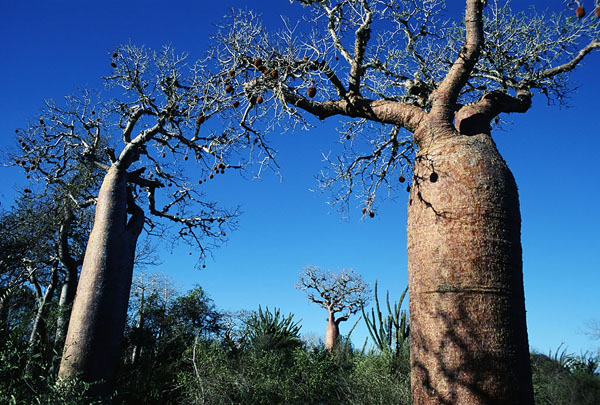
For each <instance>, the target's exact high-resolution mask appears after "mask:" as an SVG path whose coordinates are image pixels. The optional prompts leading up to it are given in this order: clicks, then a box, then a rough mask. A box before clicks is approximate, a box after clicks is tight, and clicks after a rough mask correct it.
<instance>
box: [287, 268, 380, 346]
mask: <svg viewBox="0 0 600 405" xmlns="http://www.w3.org/2000/svg"><path fill="white" fill-rule="evenodd" d="M296 288H299V289H300V290H303V291H306V294H307V297H308V299H309V301H311V302H314V303H315V304H319V305H320V306H321V307H323V308H325V309H326V310H327V313H328V316H327V319H326V320H327V331H326V333H325V348H326V349H327V350H333V348H334V347H335V344H336V342H337V339H338V337H339V335H340V323H341V322H344V321H347V320H348V318H350V315H353V314H355V313H357V312H358V311H360V309H361V307H362V306H364V305H365V304H366V303H367V302H368V301H369V299H370V298H371V289H370V287H369V285H368V284H367V283H365V282H364V281H363V279H362V276H361V275H360V274H357V273H355V272H354V271H352V270H350V269H344V270H342V271H340V272H339V273H334V272H332V271H331V270H328V271H323V270H321V269H320V268H319V267H316V266H306V267H305V268H304V272H303V273H302V274H301V275H300V279H299V280H298V283H297V284H296ZM336 314H339V315H336Z"/></svg>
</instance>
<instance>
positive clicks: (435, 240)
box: [212, 0, 600, 404]
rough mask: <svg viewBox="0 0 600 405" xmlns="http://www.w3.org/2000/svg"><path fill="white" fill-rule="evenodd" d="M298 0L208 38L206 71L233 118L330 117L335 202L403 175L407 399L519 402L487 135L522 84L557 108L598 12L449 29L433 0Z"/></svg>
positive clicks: (235, 19) (512, 301)
mask: <svg viewBox="0 0 600 405" xmlns="http://www.w3.org/2000/svg"><path fill="white" fill-rule="evenodd" d="M298 3H302V4H303V5H305V6H308V7H307V10H308V11H309V15H308V17H307V19H306V24H304V23H297V24H296V23H293V22H285V26H284V28H283V29H282V30H281V31H280V32H277V33H276V34H274V35H272V34H270V33H268V32H267V31H266V30H265V28H264V27H263V25H262V23H261V22H260V20H259V18H258V17H257V16H256V15H254V14H252V13H249V12H246V11H244V12H240V13H234V14H233V15H232V16H231V18H229V19H228V20H227V22H226V23H224V24H223V27H222V28H221V29H220V31H219V32H218V34H217V35H216V40H217V41H218V43H217V44H216V45H215V48H214V49H213V50H212V57H213V65H214V66H216V69H217V71H219V72H227V71H229V72H232V86H233V88H235V89H236V90H237V91H236V92H235V93H234V94H235V96H236V97H238V99H239V100H240V101H239V103H240V105H241V106H243V107H245V108H243V109H242V110H241V111H239V112H238V113H237V116H236V118H237V119H238V121H239V122H240V123H241V126H242V127H246V128H248V127H249V124H248V119H250V118H252V117H255V114H262V116H263V117H267V116H269V117H275V120H276V122H290V123H291V124H290V125H300V126H305V127H309V126H310V121H309V120H308V119H307V118H306V117H307V116H311V115H312V116H315V117H317V118H319V119H320V120H324V119H327V118H329V117H333V116H339V117H342V118H341V120H342V128H341V133H340V134H339V140H340V141H341V142H342V143H343V144H344V146H345V150H344V152H343V153H341V154H340V155H339V156H338V157H337V158H331V160H330V163H331V170H330V171H329V172H328V174H326V175H325V176H324V177H323V178H322V182H323V183H322V184H323V186H324V187H326V188H328V189H330V190H332V191H333V196H334V197H333V202H334V203H339V204H340V205H341V206H342V207H343V208H345V207H347V205H348V203H349V200H350V196H351V195H355V196H357V197H358V199H359V204H360V209H362V210H363V214H365V215H368V216H374V215H375V204H376V201H377V199H376V197H378V196H379V197H381V194H382V193H381V192H379V193H378V191H381V190H383V189H385V188H387V187H389V188H391V189H396V188H397V187H399V186H400V187H406V184H407V183H409V184H408V186H407V187H406V188H407V190H408V191H409V197H408V223H407V239H408V246H407V248H408V262H409V263H408V271H409V286H410V324H411V369H412V373H411V376H412V377H411V378H412V396H413V402H414V403H415V404H424V403H427V404H430V403H465V404H466V403H519V404H530V403H532V402H533V394H532V384H531V370H530V365H529V350H528V341H527V329H526V322H525V304H524V291H523V274H522V253H521V240H520V239H521V235H520V230H521V218H520V209H519V199H518V193H517V186H516V184H515V180H514V178H513V175H512V174H511V172H510V170H509V169H508V167H507V165H506V163H505V161H504V160H503V159H502V157H501V156H500V154H499V152H498V150H497V148H496V145H495V143H494V140H493V138H492V135H491V134H492V131H491V128H492V126H493V125H494V124H495V123H496V121H497V120H498V119H499V117H501V116H502V115H504V114H510V113H525V112H527V111H528V110H529V108H530V107H531V104H532V100H533V96H534V94H535V93H541V94H542V95H543V96H545V97H546V98H547V99H548V100H550V101H552V100H557V101H559V102H562V101H563V99H564V96H565V95H566V94H567V92H568V90H569V84H568V80H567V78H568V77H567V76H568V73H569V72H570V71H572V70H573V69H575V68H576V67H577V65H578V64H579V63H581V61H582V60H584V58H585V57H586V56H587V55H588V54H589V53H590V52H591V51H592V50H594V49H598V48H600V40H599V39H598V36H599V26H600V25H599V24H598V20H597V15H598V14H600V13H599V12H595V13H590V14H588V15H585V16H583V13H582V10H575V9H571V8H567V7H565V10H558V11H559V13H557V14H552V15H540V14H536V13H535V11H534V10H530V11H529V12H528V13H519V14H514V13H513V12H512V10H511V8H510V6H509V2H508V1H506V2H501V1H484V0H466V1H465V2H464V13H462V16H460V17H458V19H457V23H455V24H449V23H445V21H448V20H449V19H450V18H452V17H453V16H454V15H456V14H458V13H453V12H451V11H449V10H447V9H446V8H445V2H444V1H443V0H432V1H426V2H415V1H412V0H298ZM302 27H310V29H311V31H310V32H308V33H307V32H306V31H304V30H303V29H302ZM256 104H260V106H258V108H256ZM267 111H270V112H269V113H268V114H266V112H267ZM269 128H270V127H268V126H267V127H264V128H262V127H253V129H254V131H256V132H259V130H260V131H262V132H264V131H266V130H268V129H269ZM262 132H261V133H262ZM403 183H404V184H403ZM383 194H386V193H383Z"/></svg>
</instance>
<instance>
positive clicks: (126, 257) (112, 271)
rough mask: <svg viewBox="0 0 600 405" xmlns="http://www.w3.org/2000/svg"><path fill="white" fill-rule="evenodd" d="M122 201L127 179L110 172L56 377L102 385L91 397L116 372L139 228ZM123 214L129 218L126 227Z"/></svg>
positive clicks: (138, 217)
mask: <svg viewBox="0 0 600 405" xmlns="http://www.w3.org/2000/svg"><path fill="white" fill-rule="evenodd" d="M127 197H128V192H127V173H126V172H125V170H119V169H118V168H117V167H115V166H113V167H111V168H110V169H109V171H108V173H107V175H106V177H105V178H104V181H103V183H102V187H101V188H100V192H99V195H98V201H97V206H96V214H95V219H94V226H93V228H92V232H91V233H90V237H89V241H88V245H87V248H86V252H85V257H84V260H83V266H82V269H81V275H80V278H79V284H78V286H77V293H76V296H75V301H74V303H73V309H72V312H71V319H70V321H69V329H68V332H67V338H66V342H65V348H64V352H63V357H62V361H61V364H60V370H59V377H69V376H75V375H79V374H81V377H82V378H83V379H84V380H86V381H99V380H103V381H104V383H103V384H100V385H98V386H97V387H96V388H95V390H94V392H93V394H99V395H106V394H107V393H108V392H109V390H110V387H111V383H112V379H113V377H114V374H115V372H116V369H117V367H118V363H119V357H120V349H121V342H122V338H123V331H124V328H125V322H126V316H127V305H128V302H129V291H130V287H131V280H132V273H133V262H134V255H135V245H136V242H137V237H138V236H139V234H140V232H141V229H142V222H143V213H141V212H140V211H141V210H140V209H139V208H138V207H137V206H135V205H133V206H129V207H128V201H127V200H128V198H127ZM131 204H133V203H131ZM128 208H129V210H130V211H131V212H132V214H133V216H132V217H131V219H130V220H129V223H128V222H127V212H128Z"/></svg>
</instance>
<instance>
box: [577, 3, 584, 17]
mask: <svg viewBox="0 0 600 405" xmlns="http://www.w3.org/2000/svg"><path fill="white" fill-rule="evenodd" d="M575 15H576V16H577V18H583V17H584V16H585V8H583V7H582V6H579V7H577V8H576V9H575Z"/></svg>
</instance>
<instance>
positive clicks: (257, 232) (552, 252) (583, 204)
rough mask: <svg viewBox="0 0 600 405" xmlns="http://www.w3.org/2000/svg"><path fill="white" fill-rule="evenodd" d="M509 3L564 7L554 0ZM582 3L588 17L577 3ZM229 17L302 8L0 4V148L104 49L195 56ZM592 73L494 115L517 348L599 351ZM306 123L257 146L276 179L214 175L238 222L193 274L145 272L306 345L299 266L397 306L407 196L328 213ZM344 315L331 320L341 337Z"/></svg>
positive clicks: (320, 130)
mask: <svg viewBox="0 0 600 405" xmlns="http://www.w3.org/2000/svg"><path fill="white" fill-rule="evenodd" d="M448 3H449V4H450V5H451V6H453V7H456V9H460V8H461V7H462V5H463V2H462V1H449V2H448ZM515 3H516V2H515ZM518 3H521V4H519V6H521V7H522V6H524V5H525V4H524V3H527V4H535V5H537V7H538V8H540V9H545V8H549V9H555V10H558V9H560V8H561V7H564V4H563V2H562V1H561V0H552V1H541V0H536V1H531V2H518ZM584 5H585V6H586V7H587V8H588V9H589V10H588V11H592V2H591V1H589V0H586V1H584ZM232 8H251V9H255V10H257V11H260V12H261V13H262V14H263V18H264V20H265V21H266V22H267V26H277V24H279V21H280V19H279V16H280V15H286V16H288V17H290V19H292V20H294V19H297V18H298V17H299V15H300V14H301V13H302V12H303V10H302V7H300V6H299V5H297V4H294V5H290V4H289V1H287V0H261V1H250V0H237V1H236V0H221V1H218V2H214V1H210V2H203V1H191V0H190V1H171V2H168V3H167V2H165V1H154V0H145V1H138V0H134V1H114V0H111V1H95V2H84V1H74V0H69V1H66V0H44V1H42V0H37V1H19V2H17V1H8V0H5V1H2V2H0V44H1V45H0V49H1V50H2V53H1V54H2V63H1V64H0V77H1V78H2V80H1V82H0V111H1V117H2V119H0V148H2V149H6V148H8V147H14V146H15V145H16V141H15V139H14V129H15V128H18V127H23V126H25V124H26V122H27V120H29V119H32V118H33V117H34V116H35V114H36V113H37V112H38V111H39V110H40V108H41V106H42V101H43V100H44V99H49V98H54V99H57V100H60V99H61V98H62V97H63V96H64V95H66V94H69V93H71V92H73V91H74V90H75V89H76V88H83V87H86V86H87V87H97V88H99V87H101V86H102V82H101V80H100V77H101V76H102V75H106V74H107V73H108V72H109V71H110V66H109V64H110V53H112V51H113V49H114V48H115V47H116V46H117V45H118V44H122V43H127V42H129V41H131V42H133V43H135V44H138V45H145V46H148V47H152V48H159V47H161V46H162V45H164V44H171V45H173V46H174V47H175V48H176V50H178V51H181V52H183V51H187V52H189V53H190V57H191V58H195V57H201V56H202V53H203V52H204V51H205V50H206V49H207V46H208V43H209V35H210V34H211V33H212V32H214V31H215V26H214V24H215V23H216V22H218V21H220V20H222V16H223V15H224V14H226V13H227V12H228V11H229V10H231V9H232ZM599 69H600V52H596V53H595V54H592V55H589V56H588V57H587V58H586V60H585V63H584V64H583V65H582V66H580V67H578V68H577V69H576V70H575V72H573V74H572V76H571V78H572V81H573V83H575V84H577V85H578V86H579V87H578V89H577V91H576V92H575V93H573V94H572V95H571V99H570V102H569V103H570V106H571V107H570V108H568V109H565V108H559V107H558V106H549V105H547V103H546V100H545V99H544V98H543V97H542V96H537V97H534V104H533V107H532V109H531V110H530V111H529V112H528V113H527V114H525V115H511V116H510V117H507V118H508V119H509V120H510V121H511V122H512V124H511V125H507V126H506V129H505V130H504V131H497V132H495V133H494V139H495V140H496V142H497V144H498V147H499V149H500V152H501V153H502V154H503V156H504V158H505V159H506V161H507V162H508V164H509V166H510V168H511V169H512V171H513V173H514V175H515V177H516V179H517V183H518V185H519V190H520V197H521V209H522V218H523V227H522V234H523V237H522V240H523V251H524V273H525V295H526V306H527V311H528V312H527V320H528V327H529V338H530V346H531V347H532V348H533V349H537V350H539V351H542V352H548V350H550V349H552V350H555V349H556V348H557V347H558V346H559V345H560V344H561V343H562V342H564V343H565V344H566V345H567V347H568V349H569V351H572V352H577V353H578V352H580V351H585V350H595V349H596V348H597V347H598V346H599V345H600V343H599V342H598V341H591V340H589V339H588V337H587V336H585V335H584V334H583V331H584V330H585V326H586V322H588V321H589V320H591V319H593V318H595V319H598V318H600V313H599V309H598V308H599V303H600V302H599V301H600V289H599V286H600V258H599V256H600V236H599V229H600V209H599V208H598V207H600V187H599V186H600V179H599V177H598V162H599V159H598V151H599V150H600V130H599V129H598V113H599V107H600V103H599V101H598V100H599V98H598V94H599V93H600V83H599V81H598V72H599V71H600V70H599ZM315 124H316V125H317V126H316V128H315V129H313V130H311V131H309V132H302V131H298V132H296V133H292V134H284V135H277V134H273V136H271V140H272V141H273V145H274V146H275V147H276V149H278V150H279V155H278V161H279V163H280V165H281V174H282V179H281V180H280V178H279V177H277V176H275V175H271V174H269V173H267V174H265V175H263V177H262V180H261V181H252V180H244V179H241V178H240V177H239V176H237V175H236V174H233V173H231V174H225V175H224V176H221V177H219V182H220V183H218V184H217V183H215V188H216V190H215V192H216V194H218V196H217V198H218V199H220V200H221V201H223V202H224V203H225V204H229V205H230V206H232V205H237V204H239V205H240V206H241V208H242V210H243V215H242V217H241V218H240V221H239V230H238V231H236V232H234V233H232V234H231V235H230V241H229V242H228V243H227V245H225V246H223V247H222V248H221V249H219V250H217V251H215V254H214V259H210V260H209V261H208V263H207V268H206V269H204V270H197V269H195V268H194V264H195V260H196V258H197V255H195V254H192V255H189V250H190V249H189V248H180V249H176V250H174V251H172V252H171V251H170V250H168V249H162V250H161V259H162V262H163V264H162V265H160V266H158V267H157V268H155V269H150V270H154V271H161V272H165V273H167V274H168V275H169V276H170V277H172V279H173V280H174V281H175V283H176V285H177V286H179V287H180V288H181V290H186V289H189V288H190V287H191V286H192V285H193V284H196V283H198V284H200V285H202V286H203V287H204V288H205V290H206V291H207V292H208V294H209V295H210V296H211V297H212V298H213V299H214V301H215V303H216V305H217V306H218V307H219V308H221V309H224V310H240V309H257V308H258V305H259V304H260V305H262V306H269V307H275V306H277V307H280V308H281V309H282V312H284V313H288V312H292V313H294V314H295V317H296V318H297V319H302V332H303V333H304V334H306V335H312V336H320V337H324V333H325V326H326V322H325V316H326V313H325V312H324V311H323V310H321V309H319V308H318V307H317V306H316V305H315V304H311V303H309V302H308V301H307V300H306V298H305V296H304V294H303V292H301V291H299V290H296V289H295V288H294V284H295V282H296V280H297V278H298V274H299V273H300V272H301V270H302V268H303V267H304V266H305V265H308V264H311V265H317V266H320V267H322V268H329V269H333V270H339V269H342V268H347V267H351V268H353V269H354V270H355V271H356V272H358V273H360V274H362V275H363V276H364V277H365V279H366V280H367V281H368V282H370V283H374V281H375V280H376V279H377V280H379V286H380V287H379V288H380V295H381V296H382V297H383V296H384V292H385V290H386V289H389V290H390V295H391V297H392V298H393V299H395V298H397V297H398V296H399V295H400V293H401V291H402V290H403V289H404V287H405V286H406V284H407V259H406V204H407V196H406V194H405V193H401V194H399V195H397V196H396V199H395V200H394V201H387V202H385V203H383V204H381V205H380V206H379V207H378V210H377V216H376V217H375V218H373V219H366V220H362V219H361V213H360V208H358V207H352V209H351V211H350V215H349V217H348V218H342V217H341V216H340V215H339V214H338V213H337V212H335V211H333V210H331V209H330V207H329V206H327V205H326V198H325V196H324V195H321V194H318V193H314V192H311V191H310V190H311V189H315V188H316V185H317V183H316V181H315V179H314V176H315V175H317V174H318V172H319V170H320V169H321V168H322V167H323V165H324V163H323V162H322V156H321V154H322V153H327V152H328V151H329V150H330V148H332V147H335V142H336V140H337V135H336V134H335V126H336V119H335V118H333V119H330V120H328V121H326V122H325V123H318V122H315ZM0 180H1V182H2V185H3V187H2V188H0V204H1V207H2V208H3V209H8V208H9V207H10V205H11V204H12V202H13V200H14V197H15V190H16V189H17V188H19V187H24V185H25V184H26V183H25V178H24V176H23V174H22V173H21V172H20V171H19V170H17V169H13V168H4V167H0ZM217 185H218V187H217ZM354 319H356V318H354ZM354 319H352V318H351V320H350V321H349V322H346V324H342V327H341V332H342V333H343V334H344V333H346V332H347V331H348V329H349V328H350V326H351V324H352V323H353V320H354ZM366 335H367V332H366V328H365V327H364V324H363V323H362V322H361V323H360V324H359V326H358V327H357V329H356V331H355V333H354V336H353V341H354V342H355V344H356V345H357V346H359V347H361V346H362V342H363V341H364V339H365V337H366Z"/></svg>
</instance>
